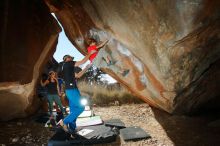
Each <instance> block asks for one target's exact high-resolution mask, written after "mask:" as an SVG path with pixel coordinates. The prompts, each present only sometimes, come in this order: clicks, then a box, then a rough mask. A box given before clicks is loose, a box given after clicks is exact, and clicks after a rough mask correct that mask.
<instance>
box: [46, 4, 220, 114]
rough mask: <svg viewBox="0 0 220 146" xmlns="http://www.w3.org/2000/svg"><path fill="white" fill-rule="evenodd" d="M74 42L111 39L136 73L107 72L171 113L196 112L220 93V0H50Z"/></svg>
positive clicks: (112, 48) (121, 60)
mask: <svg viewBox="0 0 220 146" xmlns="http://www.w3.org/2000/svg"><path fill="white" fill-rule="evenodd" d="M45 2H46V3H47V5H48V6H49V8H50V10H51V12H54V13H55V15H56V16H57V18H58V20H59V21H60V22H61V24H62V26H63V27H64V30H65V33H66V34H67V36H68V38H69V39H70V41H71V42H72V43H73V44H74V45H75V46H76V47H77V49H78V50H79V51H80V52H82V53H84V54H85V53H86V45H85V44H86V43H85V42H86V38H88V37H90V36H92V37H94V38H96V39H97V40H100V41H104V40H105V39H110V41H109V43H108V45H107V47H106V49H107V50H108V51H109V52H110V54H111V56H112V57H113V59H114V60H117V61H118V62H117V64H118V65H120V66H122V67H123V68H129V69H130V70H131V72H130V73H129V75H128V76H127V77H122V76H120V75H118V74H116V73H114V72H112V71H111V70H108V69H106V68H103V70H104V71H106V72H107V73H109V74H110V75H112V76H113V77H114V78H115V79H117V80H118V81H119V82H121V83H122V84H123V85H124V86H126V87H127V88H128V89H130V90H131V91H132V92H133V93H134V94H136V95H137V96H139V97H140V98H142V99H143V100H144V101H146V102H147V103H149V104H150V105H152V106H155V107H158V108H160V109H163V110H165V111H167V112H170V113H175V112H176V113H187V112H193V111H195V110H196V109H197V108H199V107H200V106H202V105H204V104H205V103H206V102H207V101H210V100H212V99H214V98H218V97H219V94H220V86H219V81H220V70H219V57H220V41H219V40H220V35H219V34H220V27H219V26H220V20H219V18H220V1H218V0H212V1H209V0H184V1H181V0H167V1H150V0H146V1H143V0H141V1H136V0H134V1H129V0H78V1H61V0H56V1H55V0H45Z"/></svg>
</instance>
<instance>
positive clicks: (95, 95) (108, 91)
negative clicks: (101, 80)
mask: <svg viewBox="0 0 220 146" xmlns="http://www.w3.org/2000/svg"><path fill="white" fill-rule="evenodd" d="M78 87H79V89H80V91H81V92H82V93H85V94H88V95H89V96H90V97H92V101H93V103H94V104H96V105H99V106H106V105H120V104H126V103H143V101H142V100H140V99H139V98H138V97H135V96H133V95H132V94H131V93H129V91H128V90H126V89H125V88H123V87H121V86H120V85H119V84H115V85H97V84H93V85H89V84H88V83H86V82H83V81H81V82H79V83H78Z"/></svg>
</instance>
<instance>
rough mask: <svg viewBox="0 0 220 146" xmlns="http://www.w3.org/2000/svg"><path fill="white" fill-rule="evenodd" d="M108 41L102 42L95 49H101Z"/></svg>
mask: <svg viewBox="0 0 220 146" xmlns="http://www.w3.org/2000/svg"><path fill="white" fill-rule="evenodd" d="M108 41H109V40H105V41H104V42H102V43H101V44H99V45H97V49H101V48H102V47H103V46H105V44H107V43H108Z"/></svg>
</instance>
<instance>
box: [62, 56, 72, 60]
mask: <svg viewBox="0 0 220 146" xmlns="http://www.w3.org/2000/svg"><path fill="white" fill-rule="evenodd" d="M68 57H71V58H72V59H74V57H73V56H70V55H64V56H63V61H65V60H66V59H67V58H68Z"/></svg>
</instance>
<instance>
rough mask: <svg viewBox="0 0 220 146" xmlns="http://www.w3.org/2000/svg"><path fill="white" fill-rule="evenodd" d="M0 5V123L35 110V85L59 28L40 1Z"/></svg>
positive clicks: (32, 0)
mask: <svg viewBox="0 0 220 146" xmlns="http://www.w3.org/2000/svg"><path fill="white" fill-rule="evenodd" d="M0 3H1V4H0V14H1V18H0V19H1V21H0V29H1V33H0V40H1V42H0V51H1V53H0V56H1V57H0V70H1V71H0V120H9V119H12V118H20V117H25V116H27V115H29V114H31V113H33V112H34V111H35V110H36V109H37V107H38V100H37V98H35V89H36V84H37V82H38V78H39V75H40V74H41V72H42V70H43V67H44V66H45V64H46V63H47V60H48V59H49V58H50V56H52V54H53V53H54V51H55V47H56V44H57V40H58V34H59V32H60V31H61V29H60V27H59V26H58V25H57V22H56V20H54V18H53V17H52V16H51V14H50V11H49V9H48V7H47V6H46V5H45V3H44V1H42V0H31V1H30V0H21V1H9V0H3V1H1V2H0Z"/></svg>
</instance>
